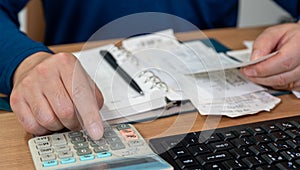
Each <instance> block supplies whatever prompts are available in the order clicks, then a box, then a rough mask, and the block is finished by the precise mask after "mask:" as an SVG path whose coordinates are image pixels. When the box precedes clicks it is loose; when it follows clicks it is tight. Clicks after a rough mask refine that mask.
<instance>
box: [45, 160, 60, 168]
mask: <svg viewBox="0 0 300 170" xmlns="http://www.w3.org/2000/svg"><path fill="white" fill-rule="evenodd" d="M56 165H58V162H57V160H51V161H44V162H43V166H44V167H50V166H56Z"/></svg>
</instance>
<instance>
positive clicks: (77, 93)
mask: <svg viewBox="0 0 300 170" xmlns="http://www.w3.org/2000/svg"><path fill="white" fill-rule="evenodd" d="M69 57H71V60H73V61H71V63H74V65H73V66H72V67H68V66H69V65H70V61H69V62H67V63H66V67H64V68H60V69H61V71H60V73H61V74H62V75H61V77H62V81H63V82H64V84H65V88H66V89H67V91H68V93H69V95H70V97H71V98H72V101H73V103H74V105H75V111H77V117H78V119H79V121H80V122H81V123H82V124H83V125H82V126H83V128H85V129H86V130H87V132H88V134H89V136H90V137H91V138H92V139H94V140H97V139H100V138H101V137H102V136H103V125H102V119H101V117H100V113H99V110H100V107H101V105H102V103H98V101H99V100H101V101H102V95H101V93H100V91H99V90H98V88H97V87H96V85H95V83H93V81H92V80H91V78H90V77H89V75H88V74H87V73H86V72H85V70H84V69H83V67H82V66H81V64H80V63H79V61H78V60H77V59H76V58H75V57H74V56H73V55H71V54H70V56H69ZM68 60H69V59H68ZM67 65H68V66H67ZM66 68H67V69H66ZM99 98H101V99H99Z"/></svg>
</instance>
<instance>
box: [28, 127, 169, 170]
mask: <svg viewBox="0 0 300 170" xmlns="http://www.w3.org/2000/svg"><path fill="white" fill-rule="evenodd" d="M28 144H29V148H30V152H31V155H32V159H33V162H34V165H35V168H36V169H38V170H48V169H76V170H79V169H97V170H98V169H114V170H129V169H130V170H131V169H145V170H148V169H166V170H169V169H173V168H172V166H170V165H169V164H168V163H167V162H165V161H164V160H163V159H161V158H160V157H159V156H158V155H156V154H155V153H154V152H153V151H152V150H151V149H150V147H149V146H148V144H147V143H146V141H145V140H144V139H143V137H142V136H141V135H140V134H139V133H138V131H137V130H136V129H135V128H134V126H132V125H130V124H119V125H113V126H109V127H105V128H104V135H103V138H101V139H100V140H98V141H93V140H91V139H90V138H89V137H88V136H87V135H86V134H85V133H84V132H83V131H78V132H76V131H71V132H63V133H56V134H52V135H46V136H40V137H35V138H32V139H30V140H29V141H28Z"/></svg>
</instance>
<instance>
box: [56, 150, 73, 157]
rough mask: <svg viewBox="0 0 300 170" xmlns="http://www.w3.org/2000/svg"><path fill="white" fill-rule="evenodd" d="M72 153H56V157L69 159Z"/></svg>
mask: <svg viewBox="0 0 300 170" xmlns="http://www.w3.org/2000/svg"><path fill="white" fill-rule="evenodd" d="M72 156H73V153H72V152H71V151H63V152H58V157H59V158H69V157H72Z"/></svg>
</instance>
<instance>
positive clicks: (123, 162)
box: [67, 157, 167, 170]
mask: <svg viewBox="0 0 300 170" xmlns="http://www.w3.org/2000/svg"><path fill="white" fill-rule="evenodd" d="M166 167H167V166H166V165H165V164H164V163H162V162H160V161H159V160H157V159H154V158H153V157H143V158H124V159H119V160H113V161H108V162H101V163H96V164H90V165H85V166H78V167H70V168H67V169H70V170H102V169H118V170H127V169H132V168H139V169H140V168H144V169H147V168H149V169H153V168H155V169H156V168H166Z"/></svg>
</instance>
